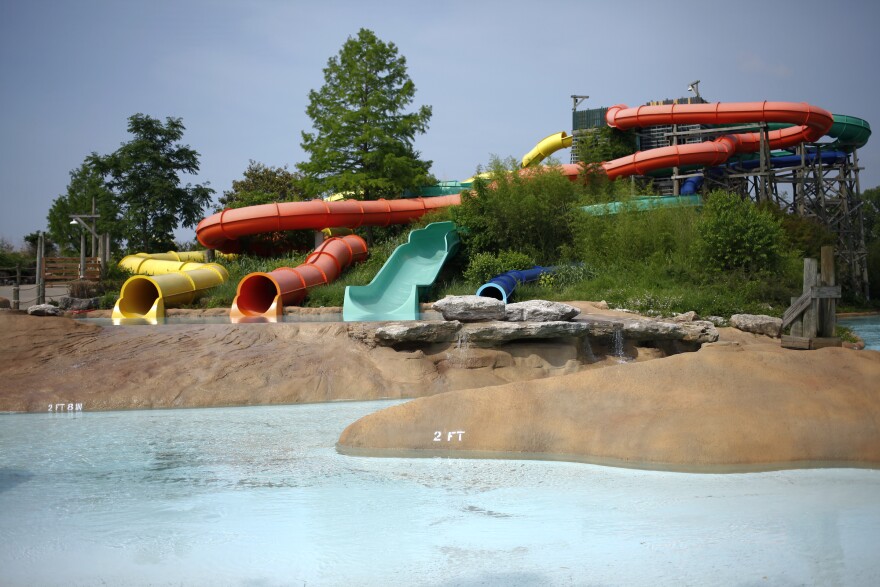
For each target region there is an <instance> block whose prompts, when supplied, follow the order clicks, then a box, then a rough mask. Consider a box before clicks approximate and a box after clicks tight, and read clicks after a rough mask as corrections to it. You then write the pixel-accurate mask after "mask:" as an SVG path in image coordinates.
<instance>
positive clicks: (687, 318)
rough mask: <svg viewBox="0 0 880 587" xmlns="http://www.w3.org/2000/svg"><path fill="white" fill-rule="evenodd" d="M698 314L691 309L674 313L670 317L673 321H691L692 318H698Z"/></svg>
mask: <svg viewBox="0 0 880 587" xmlns="http://www.w3.org/2000/svg"><path fill="white" fill-rule="evenodd" d="M698 319H699V316H697V313H696V312H694V311H693V310H691V311H690V312H685V313H683V314H676V315H675V316H673V317H672V321H673V322H693V321H694V320H698Z"/></svg>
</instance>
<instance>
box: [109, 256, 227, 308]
mask: <svg viewBox="0 0 880 587" xmlns="http://www.w3.org/2000/svg"><path fill="white" fill-rule="evenodd" d="M204 261H205V254H204V252H201V251H193V252H185V253H177V252H174V251H171V252H168V253H157V254H147V253H137V254H135V255H128V256H127V257H125V258H124V259H122V260H121V261H120V262H119V266H120V267H122V268H123V269H126V270H128V271H131V272H132V273H136V274H137V275H134V276H133V277H130V278H129V279H128V280H127V281H126V282H125V283H124V284H123V285H122V290H121V291H120V292H119V299H118V300H117V301H116V306H115V307H114V308H113V319H114V320H118V319H123V318H143V319H147V320H152V321H155V320H158V319H160V318H164V317H165V308H166V307H168V306H174V305H180V304H188V303H190V302H192V301H193V300H194V299H196V298H197V297H198V296H199V295H200V294H201V293H203V292H204V291H206V290H208V289H211V288H212V287H216V286H218V285H220V284H221V283H224V282H225V281H226V280H227V279H229V274H228V273H227V272H226V269H225V268H224V267H223V266H222V265H218V264H216V263H205V262H204Z"/></svg>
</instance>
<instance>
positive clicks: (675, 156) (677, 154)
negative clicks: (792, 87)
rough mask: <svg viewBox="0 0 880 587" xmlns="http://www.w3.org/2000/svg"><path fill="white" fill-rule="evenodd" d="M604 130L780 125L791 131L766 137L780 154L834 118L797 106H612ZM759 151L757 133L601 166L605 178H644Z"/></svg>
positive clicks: (817, 136) (808, 138) (825, 127)
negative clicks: (686, 125) (712, 125)
mask: <svg viewBox="0 0 880 587" xmlns="http://www.w3.org/2000/svg"><path fill="white" fill-rule="evenodd" d="M605 120H606V122H607V123H608V126H611V127H614V128H619V129H623V130H626V129H630V128H637V127H646V126H657V125H665V124H747V123H750V122H755V123H757V122H784V123H787V124H791V125H793V126H791V127H788V128H783V129H778V130H772V131H769V132H768V133H767V138H768V140H769V145H768V148H770V149H784V148H786V147H790V146H792V145H797V144H799V143H812V142H815V141H817V140H819V139H820V138H821V137H822V136H824V135H825V134H826V133H827V132H828V131H829V130H830V129H831V126H832V125H833V124H834V116H833V115H832V114H831V113H830V112H828V111H827V110H824V109H822V108H817V107H815V106H811V105H809V104H803V103H796V102H766V101H765V102H729V103H721V102H717V103H714V104H668V105H661V106H640V107H638V108H629V107H627V106H625V105H623V104H618V105H617V106H612V107H611V108H609V109H608V112H607V113H606V115H605ZM760 148H761V133H757V132H749V133H739V134H730V135H723V136H720V137H718V138H717V139H715V140H713V141H705V142H703V143H693V144H685V145H673V146H669V147H660V148H658V149H650V150H648V151H641V152H638V153H635V154H633V155H628V156H626V157H621V158H620V159H615V160H613V161H608V162H606V163H603V164H602V167H603V169H604V170H605V172H606V173H607V174H608V177H610V178H611V179H614V178H616V177H623V176H628V175H644V174H646V173H648V172H650V171H653V170H655V169H663V168H670V167H684V166H687V165H708V166H715V165H721V164H722V163H724V162H726V161H727V159H728V158H730V157H731V156H732V155H734V154H735V153H754V152H757V151H758V150H759V149H760Z"/></svg>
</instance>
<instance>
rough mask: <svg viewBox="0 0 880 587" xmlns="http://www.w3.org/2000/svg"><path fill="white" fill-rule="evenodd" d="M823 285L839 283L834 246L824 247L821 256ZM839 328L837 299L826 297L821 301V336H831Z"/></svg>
mask: <svg viewBox="0 0 880 587" xmlns="http://www.w3.org/2000/svg"><path fill="white" fill-rule="evenodd" d="M821 265H822V267H821V274H820V279H821V282H822V285H837V275H836V274H835V269H834V247H832V246H825V247H822V257H821ZM836 328H837V300H836V299H835V298H826V299H823V300H820V301H819V336H822V337H828V338H831V337H833V336H834V332H835V330H836Z"/></svg>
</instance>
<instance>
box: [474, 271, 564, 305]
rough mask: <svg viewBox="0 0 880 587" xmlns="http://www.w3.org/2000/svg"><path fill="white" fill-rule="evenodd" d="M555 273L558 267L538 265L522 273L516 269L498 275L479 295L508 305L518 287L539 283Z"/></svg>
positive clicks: (484, 286)
mask: <svg viewBox="0 0 880 587" xmlns="http://www.w3.org/2000/svg"><path fill="white" fill-rule="evenodd" d="M554 271H556V267H541V266H538V265H536V266H534V267H532V268H531V269H523V270H522V271H518V270H516V269H514V270H512V271H507V272H505V273H502V274H501V275H496V276H495V277H493V278H492V279H490V280H489V281H488V282H486V283H484V284H483V285H481V286H480V288H479V289H478V290H477V295H478V296H482V297H484V298H495V299H496V300H501V301H502V302H504V303H505V304H506V303H507V300H508V298H510V297H511V296H512V295H513V290H515V289H516V286H517V285H519V284H521V283H529V282H532V281H537V280H538V278H539V277H541V276H542V275H544V274H545V273H553V272H554Z"/></svg>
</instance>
